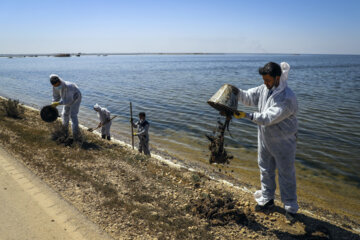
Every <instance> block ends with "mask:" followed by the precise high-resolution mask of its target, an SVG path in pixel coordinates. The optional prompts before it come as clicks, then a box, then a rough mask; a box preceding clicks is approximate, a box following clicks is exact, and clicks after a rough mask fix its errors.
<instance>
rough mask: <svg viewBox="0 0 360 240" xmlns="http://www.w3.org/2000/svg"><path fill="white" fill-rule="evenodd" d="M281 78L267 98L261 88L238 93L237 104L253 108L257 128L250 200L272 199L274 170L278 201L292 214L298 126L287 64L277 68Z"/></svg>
mask: <svg viewBox="0 0 360 240" xmlns="http://www.w3.org/2000/svg"><path fill="white" fill-rule="evenodd" d="M280 66H281V70H282V74H281V77H280V83H279V86H278V87H276V88H275V89H272V90H273V93H272V94H271V95H270V96H268V94H269V89H268V88H267V87H266V85H265V84H263V85H261V86H259V87H256V88H251V89H249V90H247V91H244V90H241V89H240V93H239V100H240V101H241V102H242V103H243V104H244V105H247V106H257V107H258V110H259V112H255V113H253V114H252V121H253V122H254V123H256V124H258V164H259V168H260V177H261V190H259V191H257V192H256V193H255V194H254V196H255V199H256V201H257V203H258V204H259V205H261V206H263V205H265V204H266V203H267V202H268V201H270V200H272V199H274V197H275V189H276V183H275V169H276V168H278V174H279V185H280V194H281V200H282V202H283V203H284V207H285V210H286V211H288V212H290V213H296V212H297V210H298V208H299V206H298V203H297V195H296V178H295V165H294V162H295V152H296V136H297V128H298V123H297V119H296V114H297V111H298V104H297V100H296V96H295V94H294V93H293V91H292V90H291V89H290V88H289V87H288V86H287V79H288V74H289V70H290V65H289V64H288V63H285V62H282V63H281V64H280Z"/></svg>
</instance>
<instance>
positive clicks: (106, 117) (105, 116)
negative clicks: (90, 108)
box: [94, 104, 111, 138]
mask: <svg viewBox="0 0 360 240" xmlns="http://www.w3.org/2000/svg"><path fill="white" fill-rule="evenodd" d="M94 109H95V110H96V112H97V113H98V116H99V119H100V122H101V124H102V127H101V135H102V136H104V135H105V136H108V137H109V138H110V127H111V119H110V111H109V110H107V109H106V108H103V107H100V106H99V105H98V104H95V105H94Z"/></svg>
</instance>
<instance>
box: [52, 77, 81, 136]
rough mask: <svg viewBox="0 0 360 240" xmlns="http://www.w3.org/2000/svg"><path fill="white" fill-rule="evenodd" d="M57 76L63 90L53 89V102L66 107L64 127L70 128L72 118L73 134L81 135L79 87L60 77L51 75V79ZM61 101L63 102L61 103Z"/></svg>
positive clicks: (63, 111)
mask: <svg viewBox="0 0 360 240" xmlns="http://www.w3.org/2000/svg"><path fill="white" fill-rule="evenodd" d="M53 76H56V77H58V78H59V79H60V85H61V89H60V90H58V89H56V88H55V87H53V99H52V100H53V102H60V105H64V107H63V110H62V118H63V125H64V126H65V127H66V129H67V128H68V126H69V118H70V116H71V123H72V132H73V135H74V136H76V135H77V134H78V133H79V121H78V116H77V115H78V113H79V109H80V103H81V92H80V90H79V88H78V86H77V85H76V84H75V83H72V82H66V81H64V80H62V79H61V78H60V77H59V76H58V75H56V74H51V75H50V78H51V77H53ZM60 100H61V101H60Z"/></svg>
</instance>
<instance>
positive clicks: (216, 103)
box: [207, 84, 239, 115]
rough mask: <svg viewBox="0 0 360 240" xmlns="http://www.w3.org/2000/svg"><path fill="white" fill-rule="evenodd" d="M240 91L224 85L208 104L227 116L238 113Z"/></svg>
mask: <svg viewBox="0 0 360 240" xmlns="http://www.w3.org/2000/svg"><path fill="white" fill-rule="evenodd" d="M238 97H239V89H238V88H236V87H234V86H232V85H230V84H224V85H223V86H222V87H221V88H220V89H219V90H218V91H217V92H216V93H215V94H214V95H213V96H212V97H211V98H210V99H209V100H208V101H207V103H208V104H209V105H210V106H212V107H213V108H215V109H216V110H218V111H219V112H223V113H225V114H226V115H232V114H233V113H234V112H235V111H237V107H238Z"/></svg>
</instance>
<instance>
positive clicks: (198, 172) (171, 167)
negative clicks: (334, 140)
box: [0, 97, 359, 239]
mask: <svg viewBox="0 0 360 240" xmlns="http://www.w3.org/2000/svg"><path fill="white" fill-rule="evenodd" d="M1 99H2V100H4V98H2V97H1ZM25 109H27V111H26V112H27V113H26V114H28V115H29V116H32V117H31V118H30V117H28V121H29V122H30V125H32V124H33V125H34V126H37V125H38V124H39V121H40V122H41V120H40V119H37V118H38V110H37V109H35V108H33V107H28V106H26V107H25ZM0 122H1V121H0ZM5 123H7V124H8V125H9V124H10V125H9V126H11V125H13V124H15V125H19V126H23V127H22V128H24V130H22V129H17V130H16V131H19V132H18V133H16V134H22V133H21V131H25V128H26V127H27V126H25V125H23V124H25V122H23V123H22V120H11V119H5V120H4V124H5ZM43 125H45V124H43ZM4 126H6V125H4ZM41 127H42V130H41V133H42V134H45V132H47V130H46V128H47V127H46V126H41ZM82 129H87V128H86V127H85V126H82ZM10 130H11V131H15V128H13V129H10ZM1 131H4V130H3V129H2V130H1ZM39 131H40V129H39ZM5 135H6V134H5V133H4V132H0V140H1V142H2V145H4V144H5V143H4V142H3V141H4V140H3V138H6V136H5ZM10 136H11V135H10ZM98 136H99V135H98V134H86V137H87V138H88V139H90V140H91V141H90V140H89V141H90V142H89V143H93V144H97V145H99V146H101V147H102V150H99V151H100V152H96V151H93V150H84V151H83V150H81V149H80V150H77V149H72V148H70V149H68V148H64V147H61V146H57V145H56V144H55V143H51V142H48V140H46V139H45V140H46V144H49V146H52V147H53V148H56V151H55V150H54V151H55V152H58V154H60V153H61V154H62V152H64V151H65V152H69V154H70V153H71V152H73V151H75V152H78V151H80V152H79V154H80V153H81V154H84V156H88V154H90V153H91V156H90V155H89V158H90V157H93V156H92V155H93V154H95V155H96V156H98V155H99V154H100V156H102V154H105V155H109V156H110V158H105V160H106V159H108V160H106V161H110V162H109V163H114V162H113V160H114V159H117V158H120V159H122V158H123V156H130V158H131V159H135V160H131V164H134V167H136V168H135V169H133V170H131V171H127V174H128V175H131V174H132V172H133V171H138V168H140V169H143V172H142V174H145V175H148V174H149V169H150V170H151V171H156V173H155V175H154V176H153V175H152V174H150V177H151V178H150V180H151V179H153V180H151V181H154V184H155V185H156V186H157V185H158V183H159V182H158V181H160V180H159V179H162V178H166V179H167V177H169V176H171V175H172V174H173V175H172V177H175V178H176V181H175V182H174V180H173V178H172V177H171V178H170V180H166V183H168V181H170V182H172V184H171V185H169V186H168V187H169V188H171V189H173V190H172V191H173V192H179V191H182V190H184V191H185V190H186V192H185V193H182V194H185V195H186V194H187V195H189V196H188V197H185V196H183V197H184V199H183V200H182V201H180V202H183V203H185V202H189V201H190V202H191V201H195V200H196V199H199V198H201V196H202V195H203V194H204V191H205V192H206V193H207V194H210V193H211V194H214V193H213V191H215V190H216V189H217V190H216V191H215V192H217V191H220V192H219V194H220V195H222V194H225V193H226V192H228V193H233V195H234V196H236V197H237V198H239V199H238V203H239V206H241V207H242V209H243V210H244V211H245V212H247V215H246V216H248V218H249V219H250V217H252V216H253V217H254V219H255V221H256V222H258V223H261V224H263V225H264V226H268V227H267V228H268V229H269V228H270V227H271V226H272V225H271V223H273V225H274V222H275V223H276V224H275V225H274V226H273V227H274V228H278V227H280V228H281V229H282V231H283V232H286V231H289V232H291V231H295V232H297V233H298V234H301V232H302V231H304V229H303V228H304V226H303V224H302V223H299V224H297V225H295V226H289V225H288V224H286V223H284V222H283V221H284V217H283V216H282V215H281V214H277V213H273V215H270V216H269V217H267V216H265V215H264V214H259V213H254V212H253V210H252V209H253V206H254V200H253V197H252V194H251V192H252V191H251V190H249V189H248V188H246V186H241V185H238V184H236V183H232V182H231V181H228V180H227V179H221V178H216V176H215V177H212V176H211V175H209V176H207V175H206V171H205V170H203V171H202V169H196V168H193V167H192V166H191V164H189V165H186V164H185V165H183V164H180V163H178V162H173V161H171V159H167V158H165V157H163V156H160V155H155V154H154V155H153V157H152V158H150V159H148V160H146V159H144V158H143V157H142V156H141V155H139V154H137V153H135V152H134V151H132V150H131V146H130V145H129V144H127V143H125V142H122V141H120V140H114V141H112V142H111V143H103V142H101V141H100V140H99V139H98V138H99V137H98ZM35 137H36V136H35ZM44 137H45V135H44ZM20 140H21V139H19V141H20ZM9 141H11V138H10V139H9ZM34 144H36V143H34ZM5 145H7V147H6V148H7V149H9V148H10V149H11V148H12V147H14V146H11V145H8V144H5ZM115 146H118V147H115ZM24 147H25V148H26V145H24ZM119 147H120V149H118V148H119ZM43 151H44V153H46V154H50V153H48V152H47V150H46V148H44V150H43ZM117 152H119V153H121V154H122V156H121V155H119V154H116V153H117ZM25 153H26V151H25ZM25 153H19V152H16V151H15V152H13V154H25ZM26 154H29V155H31V156H32V159H33V160H31V161H30V160H29V159H26V157H25V158H24V156H22V157H20V158H21V159H23V161H25V162H27V165H28V167H29V166H30V165H32V164H36V162H38V164H40V163H41V164H45V166H47V165H48V164H50V163H48V162H47V161H44V160H42V159H39V160H37V156H33V153H26ZM34 157H35V159H34ZM66 159H68V158H66ZM95 159H97V160H96V161H95V162H93V163H92V162H91V163H87V162H86V161H85V160H84V159H83V158H79V159H78V160H77V161H75V162H73V161H72V160H70V159H69V160H66V162H62V161H61V162H59V163H56V164H65V167H67V168H68V167H74V166H75V167H76V169H75V170H76V171H81V172H84V171H85V172H84V174H85V173H86V171H87V170H86V169H87V168H90V167H91V169H93V171H97V169H99V168H98V167H97V168H93V167H92V164H93V165H94V166H95V165H97V164H100V166H102V165H101V164H104V163H101V161H103V160H100V159H101V158H100V159H99V158H95ZM136 159H140V161H139V160H136ZM68 161H70V162H69V163H68ZM84 161H85V162H84ZM98 161H99V162H98ZM119 161H120V162H118V161H116V164H120V165H123V164H125V163H122V161H124V160H119ZM127 161H129V160H125V162H127ZM134 161H135V162H134ZM67 164H70V165H67ZM88 164H90V165H88ZM131 164H130V165H131ZM61 166H62V165H61ZM103 166H107V165H106V164H105V165H103ZM150 166H151V167H150ZM155 166H157V167H155ZM109 167H110V166H109ZM111 167H112V166H111ZM128 167H129V166H127V165H126V164H125V165H124V166H123V168H119V170H116V171H120V170H121V169H126V168H128ZM149 167H150V168H149ZM95 169H96V170H95ZM111 169H112V168H109V170H108V171H106V172H105V173H104V174H106V176H107V177H106V178H108V179H109V180H106V181H108V182H110V183H111V184H115V185H114V189H117V187H115V186H116V184H118V185H122V182H121V181H120V182H119V181H117V180H116V181H114V180H115V179H113V180H111V179H112V177H111V176H113V175H114V172H113V171H114V170H111ZM154 169H156V170H154ZM158 169H162V170H161V172H162V173H161V175H158V172H157V170H158ZM32 170H33V171H35V172H37V175H38V174H40V176H43V177H44V178H45V179H47V181H49V182H50V185H52V186H53V187H54V186H55V189H56V190H59V189H60V190H61V191H60V192H61V193H64V192H65V193H66V194H64V197H65V198H70V202H73V203H74V199H71V198H72V195H73V194H74V190H76V189H78V188H79V187H77V184H78V183H76V181H75V182H74V183H73V184H74V187H73V188H71V187H69V188H67V189H64V186H62V185H61V184H60V185H59V182H63V180H61V179H62V176H47V175H46V174H48V173H46V172H43V171H42V170H41V168H40V169H39V168H38V167H36V166H33V169H32ZM100 170H101V168H100ZM100 170H99V171H100ZM51 171H54V172H53V174H54V175H58V174H56V168H55V169H53V168H51ZM72 171H73V170H72ZM116 171H115V172H116ZM89 173H92V172H88V173H86V174H89ZM127 174H125V176H124V177H125V179H127V180H129V181H130V182H132V180H131V179H132V178H131V179H128V176H127ZM159 174H160V173H159ZM216 174H217V176H219V175H220V174H218V173H216ZM140 175H141V174H140ZM140 175H136V176H137V177H139V176H140ZM99 176H100V175H99ZM160 176H161V178H160ZM70 177H74V176H70ZM54 178H55V179H54ZM129 178H130V177H129ZM140 178H141V177H140ZM75 179H76V178H75ZM194 179H200V182H198V181H196V182H195V185H196V186H197V184H199V186H200V188H198V187H194V186H195V185H194V182H193V180H194ZM150 180H149V181H150ZM91 181H94V180H91ZM91 181H90V182H91ZM145 182H146V181H145ZM63 183H64V182H63ZM184 183H186V185H184V186H182V184H184ZM188 183H190V185H188ZM64 184H65V183H64ZM86 184H87V183H86V182H84V185H86ZM80 185H82V183H80ZM95 186H97V185H95ZM111 186H112V185H111ZM144 186H146V188H148V186H147V185H144ZM144 186H143V187H144ZM80 187H81V186H80ZM143 187H141V188H143ZM158 187H159V188H161V186H158ZM189 187H190V188H189ZM57 188H58V189H57ZM120 188H121V187H120ZM87 189H88V188H85V190H84V191H85V192H86V191H88V190H87ZM117 191H118V190H117ZM163 191H164V190H161V191H159V193H158V194H162V193H163ZM82 192H83V191H82ZM82 192H79V193H76V194H80V195H81V194H83V193H82ZM145 192H146V191H145ZM102 194H105V192H103V193H102ZM118 194H120V195H121V196H122V192H121V191H120V192H118ZM130 194H131V192H130ZM146 194H149V195H151V194H152V193H150V192H147V193H146ZM194 194H195V196H193V195H194ZM198 194H199V195H198ZM105 195H106V194H105ZM180 195H181V194H175V196H177V197H176V198H179V196H180ZM94 196H96V195H94ZM125 196H126V197H127V195H125ZM191 196H192V197H191ZM102 198H103V197H101V198H100V200H101V199H102ZM167 198H168V197H165V199H164V200H165V202H169V200H170V199H167ZM135 200H136V199H135ZM74 204H75V206H76V207H77V208H80V209H81V208H82V207H83V205H82V204H81V203H78V202H77V201H75V203H74ZM76 204H79V205H76ZM89 204H90V203H89ZM153 204H154V203H153ZM277 205H278V206H279V202H278V201H277ZM101 206H102V205H101ZM98 207H99V206H98ZM120 209H121V207H120ZM310 209H311V208H310ZM310 209H307V208H304V209H302V210H301V211H300V213H299V215H301V216H302V218H303V219H302V220H303V222H304V223H305V225H307V224H306V223H308V222H314V221H315V222H316V221H320V219H321V224H325V223H326V222H327V223H328V224H330V226H332V227H331V228H333V230H331V231H335V233H334V234H335V235H336V234H338V233H339V232H341V231H345V232H342V234H345V235H346V234H347V231H348V230H344V229H343V230H341V229H342V228H339V227H338V226H341V225H344V224H345V225H347V226H351V225H352V223H351V221H349V222H348V221H345V220H346V219H345V220H344V219H338V221H335V220H334V219H336V218H337V217H336V216H334V217H327V214H329V213H325V212H316V213H315V212H312V211H311V210H310ZM163 210H164V209H163V208H160V209H158V211H159V212H161V211H163ZM280 210H281V209H280ZM280 210H279V211H280ZM107 211H108V210H107ZM110 212H111V211H110ZM180 213H181V214H185V215H188V214H189V212H187V210H181V211H180V212H179V213H178V214H180ZM330 214H331V212H330ZM306 215H311V216H312V217H309V216H306ZM131 216H132V215H131ZM184 217H185V216H184ZM186 218H188V217H186ZM189 218H190V217H189ZM266 218H268V219H266ZM151 219H152V218H151ZM191 219H195V220H194V221H200V223H199V226H202V224H204V222H203V220H201V219H200V220H199V219H198V217H197V216H196V215H195V216H194V217H191ZM271 219H275V220H271ZM317 219H319V220H317ZM93 221H94V220H93ZM113 221H115V220H113ZM117 221H118V220H117ZM154 221H156V220H154ZM273 221H274V222H273ZM339 221H340V222H339ZM95 222H97V221H96V218H95ZM164 222H166V220H164ZM97 223H98V224H99V222H97ZM100 223H101V221H100ZM110 223H112V221H109V222H107V223H106V224H110ZM335 223H336V225H335ZM106 224H105V226H108V225H106ZM267 224H269V225H267ZM313 224H314V223H313ZM317 224H319V222H317ZM349 224H350V225H349ZM134 225H135V226H138V225H136V224H134ZM226 226H227V225H226ZM189 227H191V226H189ZM228 227H229V226H228ZM228 227H215V228H214V229H215V230H214V231H215V232H214V233H213V234H212V235H213V236H217V234H220V233H221V234H230V233H229V232H228V229H227V228H228ZM232 227H234V229H236V228H238V226H237V225H236V226H232ZM232 227H231V228H232ZM240 227H241V229H246V231H247V232H248V233H251V234H257V235H259V236H265V237H263V238H260V239H269V238H270V237H271V236H274V235H273V234H275V233H274V232H271V233H269V234H265V233H264V231H263V230H258V231H254V230H251V229H249V228H246V227H245V226H240ZM105 228H106V227H105ZM288 228H289V229H288ZM351 228H352V231H354V232H357V234H358V233H359V229H357V228H359V225H356V224H355V225H354V226H353V227H351ZM301 229H302V230H301ZM107 230H109V229H107ZM149 231H150V233H149V234H150V235H149V236H154V235H153V234H155V233H154V232H151V230H149ZM172 231H175V230H172ZM198 231H199V229H198ZM329 231H330V230H329ZM110 232H111V230H110ZM289 232H288V233H289ZM288 233H282V234H288ZM169 234H170V233H169ZM204 234H205V233H204ZM263 234H265V235H263ZM292 234H294V232H293V233H292ZM306 234H307V233H306ZM324 234H325V233H324ZM115 235H116V234H115ZM275 235H276V234H275ZM167 236H169V235H167ZM220 236H221V235H220ZM229 236H230V239H232V237H231V236H233V235H229ZM234 236H235V235H234ZM237 236H238V235H237ZM241 236H243V235H241ZM289 236H290V235H289ZM353 239H356V238H353Z"/></svg>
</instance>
